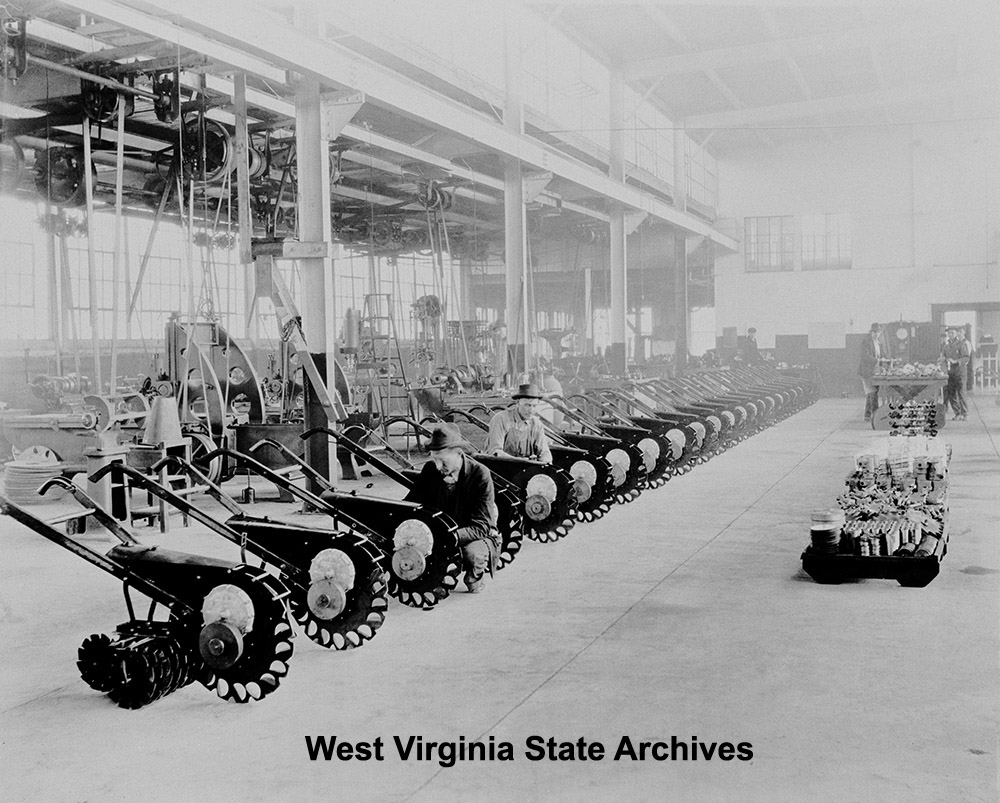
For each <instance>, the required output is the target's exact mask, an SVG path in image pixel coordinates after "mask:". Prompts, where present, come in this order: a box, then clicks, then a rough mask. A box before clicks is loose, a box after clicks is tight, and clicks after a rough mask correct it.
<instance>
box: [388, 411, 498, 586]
mask: <svg viewBox="0 0 1000 803" xmlns="http://www.w3.org/2000/svg"><path fill="white" fill-rule="evenodd" d="M428 449H429V451H430V456H431V459H430V460H429V461H427V462H426V463H424V465H423V468H421V470H420V476H419V477H417V479H416V481H415V482H414V484H413V487H412V488H411V489H410V491H409V493H407V494H406V501H407V502H418V503H420V504H422V505H426V506H427V507H429V508H432V509H433V510H439V511H441V512H442V513H444V514H445V515H447V516H449V517H450V518H451V520H452V521H454V522H455V524H456V525H457V526H458V533H457V536H458V545H459V547H460V548H461V550H462V564H463V568H464V569H465V587H466V588H467V589H468V590H469V593H471V594H478V593H479V592H480V591H482V590H483V588H484V587H485V585H486V579H485V578H486V573H487V572H489V573H490V575H491V576H492V574H493V572H494V570H495V569H496V564H497V556H498V555H499V553H500V533H499V532H498V531H497V528H496V522H497V508H496V503H495V502H494V497H493V479H492V477H491V476H490V472H489V471H488V470H487V469H486V467H485V466H483V465H482V464H481V463H477V462H476V461H475V460H473V459H472V458H471V457H470V456H469V455H468V454H467V452H469V451H471V450H472V446H471V444H470V443H469V442H468V441H466V440H465V439H464V438H463V437H462V433H461V431H460V430H459V429H458V427H457V426H456V425H454V424H441V425H439V426H438V427H436V428H435V429H434V431H433V432H432V433H431V442H430V446H429V447H428Z"/></svg>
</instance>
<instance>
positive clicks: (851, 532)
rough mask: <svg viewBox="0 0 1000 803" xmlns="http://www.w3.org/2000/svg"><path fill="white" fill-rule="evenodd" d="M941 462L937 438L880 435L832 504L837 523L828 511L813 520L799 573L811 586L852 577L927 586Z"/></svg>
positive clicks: (943, 543) (939, 507)
mask: <svg viewBox="0 0 1000 803" xmlns="http://www.w3.org/2000/svg"><path fill="white" fill-rule="evenodd" d="M949 458H950V449H949V447H948V446H947V445H946V444H945V443H944V442H943V441H941V440H940V439H939V438H937V437H927V436H925V435H916V434H914V435H912V436H911V437H896V438H883V439H881V440H880V441H877V442H876V443H875V446H874V448H873V449H870V450H868V451H866V452H865V453H864V454H861V455H859V456H858V458H857V461H856V467H855V470H854V471H853V472H851V474H850V475H849V476H848V477H847V483H846V484H847V491H846V492H845V493H844V494H842V495H841V496H840V497H839V498H838V499H837V502H838V503H839V505H840V510H841V511H842V519H841V522H835V521H830V519H834V518H835V516H834V515H833V514H832V513H831V514H830V515H829V516H828V517H824V516H820V518H821V519H823V520H822V521H819V522H817V515H815V514H814V516H813V527H812V543H811V544H810V545H809V546H808V547H807V548H806V550H805V552H803V553H802V567H803V568H804V569H805V571H806V572H808V574H809V575H810V576H811V577H812V578H813V579H814V580H815V581H816V582H818V583H839V582H841V581H843V580H846V579H850V578H855V577H881V578H887V579H894V580H897V581H898V582H899V583H900V584H901V585H904V586H918V587H919V586H925V585H927V584H928V583H930V582H931V580H933V579H934V578H935V577H936V576H937V574H938V571H939V566H940V561H941V559H942V558H943V557H944V556H945V554H946V552H947V541H948V495H947V490H948V476H947V474H948V463H949ZM835 524H841V526H839V527H835V526H834V525H835ZM834 530H836V537H835V538H834V537H833V535H832V533H833V531H834Z"/></svg>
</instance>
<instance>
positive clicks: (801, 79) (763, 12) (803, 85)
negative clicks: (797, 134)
mask: <svg viewBox="0 0 1000 803" xmlns="http://www.w3.org/2000/svg"><path fill="white" fill-rule="evenodd" d="M757 10H758V11H759V12H760V16H761V19H762V20H763V21H764V25H765V26H766V27H767V30H768V33H770V34H771V36H772V37H773V38H774V39H775V40H776V41H781V28H780V27H779V26H778V21H777V20H776V19H775V18H774V12H773V11H771V9H769V8H767V7H765V6H758V9H757ZM783 49H784V52H785V59H784V60H785V66H786V67H788V69H789V71H790V72H791V73H792V77H793V78H794V79H795V83H796V84H797V85H798V87H799V91H800V92H801V93H802V95H803V98H804V99H805V100H806V101H809V102H811V101H813V100H815V96H814V95H813V91H812V88H811V87H810V86H809V82H808V81H807V80H806V77H805V75H803V74H802V69H801V68H800V67H799V64H798V62H797V61H796V60H795V59H794V58H793V57H792V54H791V53H790V52H789V50H788V48H787V47H784V46H783ZM816 116H817V118H818V119H819V121H820V122H821V123H822V124H823V135H824V136H825V137H826V139H827V141H828V142H831V141H832V140H833V132H832V131H831V130H830V121H829V120H827V119H826V117H824V115H823V114H822V113H818V114H817V115H816Z"/></svg>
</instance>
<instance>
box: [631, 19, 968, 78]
mask: <svg viewBox="0 0 1000 803" xmlns="http://www.w3.org/2000/svg"><path fill="white" fill-rule="evenodd" d="M862 5H863V4H862ZM928 25H932V26H934V27H935V28H937V29H938V30H939V31H947V30H948V29H951V28H954V20H950V21H949V20H948V19H947V18H940V19H939V18H938V17H934V18H933V19H932V20H929V19H928V18H927V17H926V16H917V17H914V18H911V19H908V20H906V21H905V22H903V23H901V24H900V23H896V24H890V23H883V24H876V25H871V26H866V27H857V28H849V29H847V30H843V31H835V32H831V33H823V34H814V35H810V36H799V37H793V38H785V39H777V40H774V41H769V42H756V43H754V44H749V45H736V46H734V47H724V48H717V49H715V50H702V51H696V52H691V53H683V54H680V55H673V56H661V57H657V58H649V59H641V60H637V61H633V62H631V63H630V64H627V65H625V67H624V73H625V80H626V81H641V80H650V79H653V78H658V77H660V76H672V75H682V74H684V73H692V72H706V71H708V70H717V69H727V68H734V67H744V66H746V65H748V64H760V63H761V62H767V61H781V60H782V59H783V58H784V57H785V54H788V55H790V56H791V57H792V58H801V57H803V56H816V55H821V54H823V53H830V52H837V51H842V50H852V49H855V48H862V47H870V46H874V45H879V44H882V43H884V42H899V41H903V40H908V39H921V38H923V37H925V36H926V35H927V30H928Z"/></svg>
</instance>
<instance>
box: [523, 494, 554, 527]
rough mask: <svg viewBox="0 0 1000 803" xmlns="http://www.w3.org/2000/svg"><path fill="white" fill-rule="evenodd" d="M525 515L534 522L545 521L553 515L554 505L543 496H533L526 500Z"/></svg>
mask: <svg viewBox="0 0 1000 803" xmlns="http://www.w3.org/2000/svg"><path fill="white" fill-rule="evenodd" d="M524 513H525V515H526V516H527V517H528V518H529V519H531V520H532V521H544V520H545V519H547V518H548V517H549V514H551V513H552V505H551V503H550V502H549V500H548V499H546V498H545V497H544V496H542V495H541V494H532V495H531V496H529V497H528V498H527V499H525V500H524Z"/></svg>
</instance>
